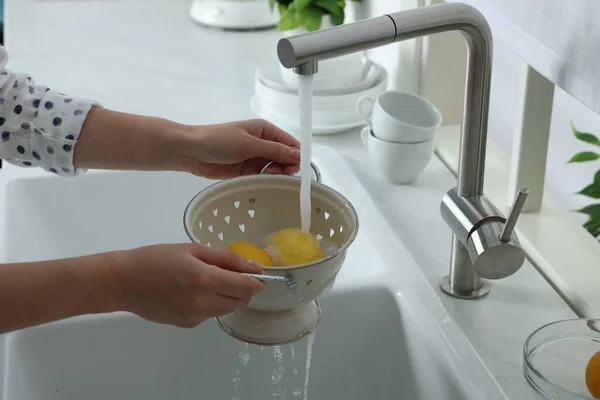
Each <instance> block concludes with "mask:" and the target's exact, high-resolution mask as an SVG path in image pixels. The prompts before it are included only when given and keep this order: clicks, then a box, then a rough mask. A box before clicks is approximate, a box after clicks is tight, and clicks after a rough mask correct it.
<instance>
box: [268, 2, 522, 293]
mask: <svg viewBox="0 0 600 400" xmlns="http://www.w3.org/2000/svg"><path fill="white" fill-rule="evenodd" d="M448 31H460V32H461V33H462V34H463V37H464V38H465V40H466V43H467V48H468V52H467V68H466V70H467V74H466V86H465V91H464V98H463V102H464V104H463V115H462V126H461V129H462V131H461V139H460V153H459V165H458V182H457V187H456V188H453V189H451V190H450V191H449V192H448V193H447V194H446V196H444V199H443V201H442V204H441V213H442V217H443V218H444V220H445V221H446V223H447V224H448V226H450V228H451V229H452V232H453V240H452V254H451V263H450V275H449V277H445V278H444V280H443V281H442V284H441V286H442V288H443V290H444V291H445V292H446V293H448V294H450V295H452V296H455V297H460V298H468V299H471V298H478V297H482V296H484V295H486V294H487V293H488V292H489V285H487V283H486V282H485V281H483V279H481V277H486V278H489V279H500V278H504V277H506V276H509V275H511V274H513V273H514V272H516V271H517V270H518V269H519V268H520V267H521V266H522V264H523V262H524V259H525V257H524V254H523V252H522V249H521V248H520V246H519V242H518V239H517V236H516V234H515V233H514V232H513V227H514V225H515V223H516V218H517V216H518V212H519V211H520V208H519V210H518V211H517V212H516V214H514V215H513V216H512V217H511V219H510V222H509V224H508V225H510V226H509V228H506V226H507V224H506V218H505V217H504V216H502V214H501V213H500V212H499V211H498V210H497V209H496V208H495V207H494V206H493V205H492V204H491V202H489V201H488V200H487V199H486V198H485V196H484V195H483V185H484V172H485V149H486V139H487V119H488V107H489V97H490V81H491V73H492V44H493V40H492V34H491V31H490V27H489V25H488V23H487V21H486V19H485V17H484V16H483V15H482V14H481V13H480V12H479V11H478V10H477V9H476V8H474V7H471V6H469V5H466V4H461V3H444V4H439V5H434V6H427V7H419V8H415V9H411V10H406V11H400V12H397V13H391V14H388V15H384V16H381V17H376V18H371V19H367V20H362V21H359V22H355V23H352V24H346V25H341V26H338V27H334V28H329V29H324V30H322V31H318V32H312V33H306V34H302V35H297V36H292V37H287V38H284V39H281V40H280V41H279V43H278V44H277V54H278V56H279V61H280V62H281V64H282V65H283V66H284V67H286V68H293V69H294V71H295V72H296V73H297V74H314V73H316V72H317V70H318V62H319V61H320V60H325V59H329V58H333V57H338V56H343V55H346V54H350V53H354V52H358V51H364V50H368V49H371V48H374V47H380V46H384V45H387V44H390V43H393V42H400V41H403V40H407V39H412V38H415V37H419V36H425V35H431V34H435V33H442V32H448ZM523 201H524V199H523ZM505 228H506V229H505ZM500 232H502V234H500Z"/></svg>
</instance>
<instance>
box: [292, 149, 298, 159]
mask: <svg viewBox="0 0 600 400" xmlns="http://www.w3.org/2000/svg"><path fill="white" fill-rule="evenodd" d="M290 158H291V159H292V160H296V161H300V150H298V149H291V150H290Z"/></svg>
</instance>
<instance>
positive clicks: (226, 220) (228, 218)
mask: <svg viewBox="0 0 600 400" xmlns="http://www.w3.org/2000/svg"><path fill="white" fill-rule="evenodd" d="M224 219H225V222H227V223H229V221H231V217H230V216H229V215H228V216H226V217H225V218H224Z"/></svg>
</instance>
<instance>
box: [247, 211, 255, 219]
mask: <svg viewBox="0 0 600 400" xmlns="http://www.w3.org/2000/svg"><path fill="white" fill-rule="evenodd" d="M254 213H255V211H254V210H248V215H249V216H250V218H254Z"/></svg>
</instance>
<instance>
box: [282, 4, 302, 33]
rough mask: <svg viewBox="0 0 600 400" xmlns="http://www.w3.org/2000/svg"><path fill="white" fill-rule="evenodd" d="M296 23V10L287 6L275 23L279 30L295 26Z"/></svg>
mask: <svg viewBox="0 0 600 400" xmlns="http://www.w3.org/2000/svg"><path fill="white" fill-rule="evenodd" d="M298 25H299V24H298V21H297V20H296V11H295V10H294V9H293V8H291V7H289V8H287V9H286V10H285V11H284V12H283V13H282V14H281V18H280V19H279V22H278V23H277V29H279V30H280V31H287V30H289V29H294V28H296V27H297V26H298Z"/></svg>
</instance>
